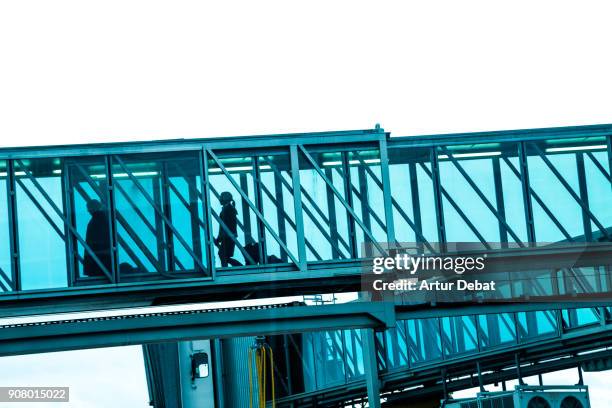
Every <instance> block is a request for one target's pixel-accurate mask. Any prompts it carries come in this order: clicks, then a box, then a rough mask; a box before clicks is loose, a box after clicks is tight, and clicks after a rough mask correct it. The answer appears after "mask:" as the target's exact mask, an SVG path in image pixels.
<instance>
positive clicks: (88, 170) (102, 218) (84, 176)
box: [65, 157, 113, 283]
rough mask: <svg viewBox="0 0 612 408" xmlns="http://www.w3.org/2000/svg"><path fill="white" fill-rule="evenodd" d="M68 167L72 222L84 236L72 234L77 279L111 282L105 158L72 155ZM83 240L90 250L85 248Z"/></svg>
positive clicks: (109, 227)
mask: <svg viewBox="0 0 612 408" xmlns="http://www.w3.org/2000/svg"><path fill="white" fill-rule="evenodd" d="M65 168H66V169H67V175H66V177H67V183H68V185H69V186H70V190H69V198H70V207H71V209H72V210H71V218H72V219H71V222H72V225H73V226H74V228H75V229H76V232H77V234H78V235H79V237H80V238H81V239H77V238H76V237H75V236H73V235H71V241H70V244H71V246H72V250H71V254H73V255H72V256H73V258H74V259H72V262H73V265H74V271H75V278H76V282H77V283H78V282H81V281H82V280H84V279H88V280H89V279H90V278H94V279H95V278H97V279H102V280H103V281H106V282H108V281H109V276H108V275H110V276H112V273H113V265H112V256H111V246H112V245H111V242H112V240H111V234H112V232H111V222H110V216H109V208H110V206H109V202H108V200H109V194H108V182H107V178H106V174H107V170H106V169H107V167H106V163H105V159H104V158H100V157H98V158H95V157H94V158H87V159H74V158H71V159H67V160H66V166H65ZM83 240H84V241H85V244H86V245H87V246H88V247H89V250H86V249H85V246H84V245H83ZM90 251H91V252H90ZM95 258H97V260H96V259H95ZM98 261H99V262H98ZM104 269H106V272H105V271H104ZM107 274H108V275H107Z"/></svg>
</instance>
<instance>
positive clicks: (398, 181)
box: [389, 148, 438, 249]
mask: <svg viewBox="0 0 612 408" xmlns="http://www.w3.org/2000/svg"><path fill="white" fill-rule="evenodd" d="M429 160H430V151H429V149H403V148H394V149H390V150H389V179H390V184H391V197H392V206H393V223H394V224H395V237H396V239H397V241H399V242H421V241H422V238H420V237H419V235H420V236H422V237H424V239H425V240H427V241H428V242H430V243H435V242H437V241H438V232H437V219H436V213H435V201H434V194H433V182H432V180H431V177H430V176H429V174H431V165H430V163H429ZM413 226H414V228H413ZM417 231H418V232H419V233H420V234H417ZM424 249H426V248H424Z"/></svg>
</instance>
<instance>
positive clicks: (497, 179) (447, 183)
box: [438, 143, 527, 242]
mask: <svg viewBox="0 0 612 408" xmlns="http://www.w3.org/2000/svg"><path fill="white" fill-rule="evenodd" d="M494 145H495V146H490V145H487V146H484V147H479V146H478V145H470V146H449V147H448V148H447V149H438V160H439V168H440V183H441V186H442V188H444V190H445V191H446V194H442V197H443V209H444V223H445V227H446V239H447V240H448V241H449V242H465V241H469V242H478V241H480V240H481V239H482V240H484V241H485V242H525V241H526V240H527V238H526V230H525V225H526V223H525V219H524V205H523V194H522V188H521V183H520V177H519V176H517V174H515V173H514V172H513V171H512V170H513V168H512V167H511V166H513V167H516V163H517V159H516V155H517V151H518V150H517V146H516V145H514V144H503V145H500V144H497V143H496V144H494ZM452 159H454V160H452ZM516 168H517V169H518V167H516ZM496 213H497V214H496ZM507 214H509V215H510V216H508V215H507ZM521 215H523V217H521ZM470 224H471V225H470ZM479 235H480V237H479Z"/></svg>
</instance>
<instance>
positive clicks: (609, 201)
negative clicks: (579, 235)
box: [583, 151, 612, 241]
mask: <svg viewBox="0 0 612 408" xmlns="http://www.w3.org/2000/svg"><path fill="white" fill-rule="evenodd" d="M583 155H584V168H585V169H584V170H585V179H586V187H587V195H588V202H589V209H590V210H591V212H592V213H593V215H594V216H595V217H597V219H598V220H599V222H600V223H601V224H602V225H603V227H604V228H606V229H608V230H612V211H610V208H612V188H610V180H609V179H608V178H607V177H606V173H607V174H608V175H609V174H610V168H609V161H608V154H607V152H606V151H594V152H589V153H583ZM591 231H592V233H593V241H597V240H599V239H600V238H601V237H602V234H601V231H600V230H599V227H597V226H596V225H595V223H594V222H593V221H591Z"/></svg>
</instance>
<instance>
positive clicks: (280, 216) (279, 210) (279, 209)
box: [257, 161, 295, 262]
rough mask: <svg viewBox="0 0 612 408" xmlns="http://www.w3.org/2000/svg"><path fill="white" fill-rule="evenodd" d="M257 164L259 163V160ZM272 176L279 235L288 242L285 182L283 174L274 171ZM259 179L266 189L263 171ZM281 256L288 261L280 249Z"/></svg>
mask: <svg viewBox="0 0 612 408" xmlns="http://www.w3.org/2000/svg"><path fill="white" fill-rule="evenodd" d="M257 164H258V165H259V161H258V163H257ZM272 177H273V178H274V195H275V197H274V198H275V200H276V203H273V204H274V207H275V208H276V222H277V223H278V236H279V238H280V239H281V240H282V241H283V242H285V243H287V225H286V223H285V217H286V216H287V213H286V212H285V208H284V205H285V200H284V197H283V183H282V181H281V179H280V178H281V177H282V174H277V173H276V172H274V171H273V172H272ZM258 180H259V183H260V184H259V186H260V187H261V188H262V190H265V185H264V184H263V182H262V180H261V172H260V174H258ZM262 203H263V200H262ZM262 205H263V204H262ZM262 213H263V211H262ZM264 215H265V214H264ZM294 216H295V215H294ZM288 221H289V224H291V218H288ZM280 256H281V260H282V261H283V262H288V257H287V254H286V253H285V252H284V251H280Z"/></svg>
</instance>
